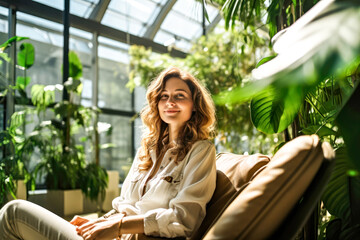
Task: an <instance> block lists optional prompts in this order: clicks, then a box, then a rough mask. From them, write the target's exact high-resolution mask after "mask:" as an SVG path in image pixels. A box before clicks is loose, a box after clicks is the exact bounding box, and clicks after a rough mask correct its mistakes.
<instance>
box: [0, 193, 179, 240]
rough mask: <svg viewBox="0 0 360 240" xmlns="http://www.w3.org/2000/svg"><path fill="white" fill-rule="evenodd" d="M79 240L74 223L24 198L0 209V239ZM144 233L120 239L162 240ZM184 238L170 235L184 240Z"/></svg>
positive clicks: (177, 239) (175, 239) (173, 239)
mask: <svg viewBox="0 0 360 240" xmlns="http://www.w3.org/2000/svg"><path fill="white" fill-rule="evenodd" d="M15 239H16V240H19V239H22V240H82V239H83V238H82V237H80V236H79V235H77V233H76V230H75V226H73V225H72V224H70V223H69V222H68V221H66V220H64V219H63V218H61V217H59V216H57V215H56V214H54V213H52V212H50V211H48V210H46V209H45V208H43V207H40V206H38V205H36V204H34V203H31V202H28V201H24V200H13V201H10V202H8V203H7V204H6V205H5V206H4V207H3V208H2V209H1V210H0V240H15ZM162 239H164V240H165V239H169V238H160V237H151V236H145V235H144V234H124V235H122V236H121V240H162ZM184 239H185V238H182V237H179V238H172V240H184Z"/></svg>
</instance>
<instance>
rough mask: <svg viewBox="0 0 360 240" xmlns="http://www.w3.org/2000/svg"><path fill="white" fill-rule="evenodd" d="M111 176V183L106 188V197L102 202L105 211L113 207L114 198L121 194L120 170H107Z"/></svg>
mask: <svg viewBox="0 0 360 240" xmlns="http://www.w3.org/2000/svg"><path fill="white" fill-rule="evenodd" d="M107 173H108V176H109V184H108V187H107V189H106V194H105V199H104V202H103V204H102V209H103V210H104V211H110V210H111V209H112V200H113V199H114V198H116V197H118V196H119V192H120V190H119V172H118V171H107Z"/></svg>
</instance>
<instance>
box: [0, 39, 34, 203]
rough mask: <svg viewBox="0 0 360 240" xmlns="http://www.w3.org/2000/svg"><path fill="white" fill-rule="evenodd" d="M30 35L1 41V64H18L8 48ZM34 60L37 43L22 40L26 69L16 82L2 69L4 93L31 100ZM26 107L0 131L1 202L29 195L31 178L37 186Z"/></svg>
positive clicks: (21, 63)
mask: <svg viewBox="0 0 360 240" xmlns="http://www.w3.org/2000/svg"><path fill="white" fill-rule="evenodd" d="M24 39H27V38H26V37H18V36H15V37H12V38H10V39H9V40H8V41H6V42H5V43H3V44H2V45H0V65H2V64H3V62H4V61H5V62H6V63H8V64H14V61H13V60H12V59H10V58H9V56H8V54H7V53H6V52H5V50H6V49H7V48H9V47H10V46H11V45H13V44H15V43H16V42H19V41H22V40H24ZM33 63H34V47H33V46H32V45H31V44H30V43H22V44H21V45H20V48H19V51H18V52H17V65H16V66H17V67H18V68H19V69H21V70H22V72H23V75H20V76H18V77H17V79H16V83H15V86H12V85H9V84H8V77H7V75H6V74H4V73H2V72H1V73H0V79H1V81H0V82H1V86H0V89H1V90H0V91H1V93H0V95H1V96H0V97H1V99H2V100H3V99H5V97H7V95H8V94H11V95H12V96H15V93H17V95H16V97H15V101H16V103H18V104H24V103H26V101H27V95H26V92H25V87H26V86H27V84H28V83H29V81H30V78H29V77H27V76H26V70H27V69H29V68H30V67H31V66H32V65H33ZM24 113H25V111H22V110H21V111H18V112H15V113H14V114H13V115H12V116H11V121H10V123H8V126H7V127H6V128H5V129H4V130H2V131H1V132H0V146H1V147H2V158H1V159H0V186H1V188H0V206H2V205H3V204H5V203H6V202H7V201H9V200H11V199H16V198H21V199H26V197H27V188H26V183H27V182H28V181H29V180H31V181H30V182H31V183H32V184H31V185H32V186H33V187H34V179H33V178H32V177H31V174H30V173H29V171H28V166H27V163H28V160H29V154H28V153H29V149H28V148H27V145H26V144H25V134H24V128H25V119H24V117H25V114H24Z"/></svg>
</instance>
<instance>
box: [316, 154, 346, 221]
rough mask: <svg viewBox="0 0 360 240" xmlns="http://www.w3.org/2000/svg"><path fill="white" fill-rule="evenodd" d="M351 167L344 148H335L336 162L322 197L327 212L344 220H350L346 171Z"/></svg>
mask: <svg viewBox="0 0 360 240" xmlns="http://www.w3.org/2000/svg"><path fill="white" fill-rule="evenodd" d="M351 169H353V166H352V165H351V164H350V162H349V161H348V155H347V152H346V149H345V148H344V147H341V148H339V149H337V150H336V164H335V167H334V170H333V173H332V175H331V177H330V180H329V183H328V185H327V186H326V189H325V192H324V194H323V197H322V200H323V202H324V205H325V207H326V209H327V210H328V211H329V213H331V214H332V215H335V216H337V217H339V218H341V219H342V220H343V221H344V222H348V221H349V220H350V202H349V194H348V179H347V178H348V176H347V172H348V171H349V170H351Z"/></svg>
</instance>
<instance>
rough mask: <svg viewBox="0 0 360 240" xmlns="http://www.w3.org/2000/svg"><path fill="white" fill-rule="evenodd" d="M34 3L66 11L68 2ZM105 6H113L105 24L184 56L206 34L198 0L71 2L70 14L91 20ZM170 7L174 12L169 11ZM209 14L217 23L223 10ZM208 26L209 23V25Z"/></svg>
mask: <svg viewBox="0 0 360 240" xmlns="http://www.w3.org/2000/svg"><path fill="white" fill-rule="evenodd" d="M33 1H35V2H39V3H41V4H44V5H48V6H50V7H53V8H57V9H59V10H63V9H64V0H56V1H49V0H33ZM102 2H109V3H108V6H107V9H106V11H105V14H104V15H103V17H102V19H101V24H103V25H106V26H109V27H112V28H115V29H118V30H121V31H124V32H127V33H130V34H133V35H136V36H139V37H144V38H149V39H151V40H153V41H154V42H156V43H159V44H162V45H165V46H172V47H176V48H177V49H179V50H182V51H184V52H187V51H188V50H189V49H190V48H191V45H192V44H191V42H192V41H193V40H194V39H197V38H198V37H200V36H201V34H202V32H203V29H202V5H201V3H199V2H198V1H195V0H177V1H176V0H70V13H71V14H74V15H77V16H79V17H83V18H90V16H91V14H92V12H93V11H94V9H95V8H96V6H97V4H101V3H102ZM168 6H170V7H171V8H169V10H168V11H165V10H166V9H167V7H168ZM206 10H207V12H208V15H209V20H210V22H213V21H214V20H215V19H216V17H217V16H218V14H219V10H218V9H217V8H216V7H214V6H211V5H210V4H207V6H206ZM164 12H165V13H164ZM162 14H166V15H162ZM162 16H163V17H162ZM160 18H161V19H160ZM157 24H158V25H157ZM208 25H209V22H206V26H208Z"/></svg>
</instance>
